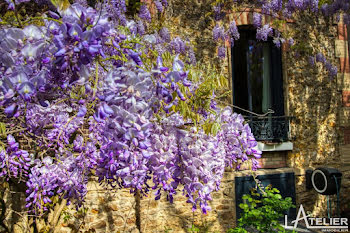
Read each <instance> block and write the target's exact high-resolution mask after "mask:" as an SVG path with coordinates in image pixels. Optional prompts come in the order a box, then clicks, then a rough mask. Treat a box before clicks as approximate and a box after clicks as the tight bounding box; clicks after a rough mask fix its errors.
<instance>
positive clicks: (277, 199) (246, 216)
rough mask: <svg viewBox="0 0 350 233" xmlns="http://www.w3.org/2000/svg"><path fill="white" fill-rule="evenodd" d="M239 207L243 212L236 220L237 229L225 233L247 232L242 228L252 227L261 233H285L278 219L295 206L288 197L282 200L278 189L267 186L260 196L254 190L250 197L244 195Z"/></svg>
mask: <svg viewBox="0 0 350 233" xmlns="http://www.w3.org/2000/svg"><path fill="white" fill-rule="evenodd" d="M239 207H240V208H241V209H243V211H244V213H243V215H242V217H241V218H240V219H239V220H238V222H239V223H238V225H239V227H237V228H235V229H230V230H228V231H227V233H244V232H247V231H246V230H245V229H244V228H243V227H252V228H255V229H257V230H258V231H259V232H263V233H268V232H286V230H285V229H284V228H283V227H282V226H281V225H280V223H279V219H280V218H281V217H283V216H284V213H285V211H287V210H288V209H290V208H292V207H295V206H294V205H293V203H292V199H291V198H290V197H287V198H282V196H281V195H280V191H279V190H278V189H276V188H272V187H271V186H267V187H266V188H265V189H264V190H262V194H260V193H259V192H258V191H257V190H256V189H254V190H252V192H251V195H244V196H243V203H241V204H240V205H239Z"/></svg>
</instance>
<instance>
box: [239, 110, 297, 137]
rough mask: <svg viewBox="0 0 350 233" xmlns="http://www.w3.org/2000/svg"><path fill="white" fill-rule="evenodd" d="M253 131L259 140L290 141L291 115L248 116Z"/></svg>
mask: <svg viewBox="0 0 350 233" xmlns="http://www.w3.org/2000/svg"><path fill="white" fill-rule="evenodd" d="M244 118H245V120H246V121H247V122H248V124H249V126H250V128H251V129H252V133H253V134H254V137H255V139H256V140H257V141H269V142H286V141H290V140H291V137H290V121H291V119H292V118H293V117H290V116H265V117H257V116H246V117H244Z"/></svg>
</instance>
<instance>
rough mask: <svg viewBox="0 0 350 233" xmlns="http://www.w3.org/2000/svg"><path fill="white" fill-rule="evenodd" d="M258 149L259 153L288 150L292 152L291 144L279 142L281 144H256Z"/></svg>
mask: <svg viewBox="0 0 350 233" xmlns="http://www.w3.org/2000/svg"><path fill="white" fill-rule="evenodd" d="M258 149H259V150H260V151H289V150H293V143H292V142H281V143H266V142H258Z"/></svg>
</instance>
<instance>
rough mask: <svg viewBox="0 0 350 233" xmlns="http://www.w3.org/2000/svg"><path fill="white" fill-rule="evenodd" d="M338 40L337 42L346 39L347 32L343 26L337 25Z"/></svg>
mask: <svg viewBox="0 0 350 233" xmlns="http://www.w3.org/2000/svg"><path fill="white" fill-rule="evenodd" d="M338 38H339V40H347V39H348V32H347V28H346V25H345V24H338Z"/></svg>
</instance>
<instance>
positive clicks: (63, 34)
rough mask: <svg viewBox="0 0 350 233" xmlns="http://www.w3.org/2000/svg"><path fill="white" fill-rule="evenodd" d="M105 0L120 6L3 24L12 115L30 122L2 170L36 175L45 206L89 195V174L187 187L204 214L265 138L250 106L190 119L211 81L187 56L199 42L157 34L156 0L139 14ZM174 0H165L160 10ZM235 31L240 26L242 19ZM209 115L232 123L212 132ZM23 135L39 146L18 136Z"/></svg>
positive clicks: (36, 196) (0, 161)
mask: <svg viewBox="0 0 350 233" xmlns="http://www.w3.org/2000/svg"><path fill="white" fill-rule="evenodd" d="M16 4H19V2H12V1H9V9H10V10H11V9H15V7H16ZM104 4H113V7H114V8H113V10H111V8H110V5H100V9H99V10H96V9H93V8H91V7H88V6H87V4H86V3H84V2H81V4H77V3H75V4H73V5H71V6H69V7H68V8H67V9H65V10H60V11H58V12H48V13H47V14H45V15H43V17H40V18H39V20H40V22H39V23H36V20H38V18H36V19H28V21H27V22H30V23H27V24H26V25H24V26H23V27H21V26H19V25H21V24H20V23H18V24H19V25H18V27H13V26H9V25H6V24H4V26H2V27H1V28H0V37H1V38H2V40H1V41H0V54H1V56H0V72H1V83H0V91H1V94H0V98H1V102H0V104H1V107H2V108H3V110H4V114H5V115H6V119H3V120H4V122H17V123H18V125H17V127H19V130H14V131H11V130H10V131H8V132H12V133H11V134H10V133H9V135H7V140H4V141H2V144H1V146H2V150H1V152H0V174H1V177H2V178H4V179H5V180H9V179H11V180H14V181H15V180H17V181H24V182H26V186H27V190H26V194H27V198H26V201H27V204H26V207H27V208H29V210H31V211H32V212H34V213H36V214H39V213H42V212H43V211H45V210H47V209H48V208H49V206H50V203H52V202H53V200H54V198H55V197H60V198H64V199H66V200H67V201H68V203H74V204H75V205H77V206H80V205H81V204H82V203H83V201H84V197H85V195H86V192H87V182H88V180H89V177H90V176H97V177H98V179H99V182H101V183H104V184H107V185H110V186H111V187H115V188H129V189H130V191H131V192H136V191H140V192H141V193H143V194H144V195H146V194H147V193H149V192H150V191H151V190H156V191H155V192H156V199H159V198H160V196H161V194H163V195H167V198H168V200H169V201H170V202H172V200H173V196H174V195H175V194H176V192H177V190H178V189H179V187H181V190H182V192H183V195H185V196H186V197H187V199H188V202H189V203H191V204H192V206H193V209H194V210H195V209H196V208H197V207H200V208H201V210H202V211H203V212H204V213H205V212H206V211H207V210H209V209H210V207H209V203H208V201H209V200H211V195H210V194H211V192H212V191H214V190H218V189H219V185H220V180H221V179H222V176H223V173H224V168H225V167H226V166H230V167H235V168H237V167H239V166H240V164H241V163H243V162H244V161H246V160H251V161H252V163H251V166H252V168H253V169H256V168H257V166H258V163H257V161H256V158H259V157H260V156H261V152H260V151H258V150H256V149H255V148H256V146H257V142H256V141H255V139H254V137H253V135H252V133H251V130H250V128H249V126H248V125H247V124H245V122H244V120H243V118H242V117H241V116H240V115H237V114H233V113H232V111H231V109H230V108H225V109H219V108H217V107H216V105H215V103H214V102H213V101H212V104H211V105H210V108H211V109H201V110H199V111H198V112H200V113H203V114H202V115H201V117H200V118H199V119H198V120H197V121H196V122H194V121H193V120H191V119H188V118H185V117H184V116H183V114H182V111H181V108H180V106H183V104H184V103H187V102H188V101H190V100H191V99H192V98H194V93H195V92H196V90H197V88H199V86H200V85H199V84H198V83H194V82H192V81H191V80H190V78H189V70H187V69H186V68H185V67H186V66H185V63H184V62H183V61H182V60H183V59H185V61H186V62H187V63H188V64H193V63H195V56H194V52H193V50H192V49H191V48H190V47H189V45H188V44H187V43H186V42H184V41H183V40H181V39H180V38H179V37H175V38H173V39H171V36H170V34H169V31H168V29H166V28H161V29H160V31H155V32H150V33H146V31H145V30H146V28H147V27H148V26H149V25H148V23H149V21H150V20H151V15H150V13H149V10H148V8H147V6H146V5H142V6H141V9H140V12H139V16H137V19H136V21H135V20H129V19H127V17H126V16H125V14H124V13H125V12H126V6H125V2H124V1H123V0H116V1H112V3H104ZM166 6H167V2H166V1H164V0H163V1H156V7H157V9H158V11H159V12H162V11H163V10H164V8H165V7H166ZM108 7H109V8H108ZM31 20H32V21H31ZM231 34H232V36H233V37H237V36H239V35H238V34H237V32H236V31H235V25H233V26H232V30H231ZM167 51H168V52H167ZM155 54H156V55H155ZM166 54H167V55H166ZM180 55H181V57H182V58H181V57H180ZM152 56H153V57H154V60H152ZM150 61H151V62H150ZM166 64H167V65H166ZM209 97H210V98H214V97H215V95H214V93H213V95H212V96H209ZM179 109H180V110H179ZM204 121H212V122H216V124H217V125H220V126H221V128H218V132H217V133H212V134H208V133H205V131H204V130H203V128H201V124H202V123H203V122H204ZM15 131H16V132H15ZM23 138H26V140H30V143H29V144H30V147H29V148H27V147H26V148H23V147H22V146H21V144H19V143H18V142H16V140H23ZM151 184H152V185H151Z"/></svg>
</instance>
